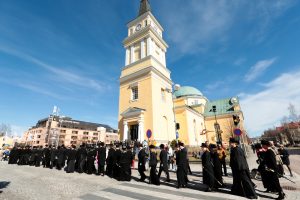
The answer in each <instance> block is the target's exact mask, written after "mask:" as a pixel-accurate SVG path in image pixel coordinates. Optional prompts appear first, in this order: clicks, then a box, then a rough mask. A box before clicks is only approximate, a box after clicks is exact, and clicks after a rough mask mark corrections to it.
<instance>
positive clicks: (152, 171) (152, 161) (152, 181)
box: [149, 145, 160, 185]
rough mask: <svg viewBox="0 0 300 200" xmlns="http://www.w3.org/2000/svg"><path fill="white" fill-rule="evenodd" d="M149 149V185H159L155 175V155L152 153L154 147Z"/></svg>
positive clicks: (151, 146)
mask: <svg viewBox="0 0 300 200" xmlns="http://www.w3.org/2000/svg"><path fill="white" fill-rule="evenodd" d="M149 148H150V160H149V167H150V176H149V184H154V185H160V180H159V177H158V175H157V174H156V166H157V155H156V153H155V152H154V149H155V146H154V145H150V146H149Z"/></svg>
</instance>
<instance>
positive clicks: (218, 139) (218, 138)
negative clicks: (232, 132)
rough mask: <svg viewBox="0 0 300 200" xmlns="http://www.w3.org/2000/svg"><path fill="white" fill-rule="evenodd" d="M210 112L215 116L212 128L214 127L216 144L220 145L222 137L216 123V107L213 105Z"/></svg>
mask: <svg viewBox="0 0 300 200" xmlns="http://www.w3.org/2000/svg"><path fill="white" fill-rule="evenodd" d="M212 111H213V112H214V115H215V124H214V127H215V132H216V139H217V142H218V143H221V144H222V136H221V133H222V131H221V128H220V124H219V123H218V121H217V114H216V112H217V106H215V105H213V106H212Z"/></svg>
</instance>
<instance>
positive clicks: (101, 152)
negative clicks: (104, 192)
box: [97, 142, 106, 176]
mask: <svg viewBox="0 0 300 200" xmlns="http://www.w3.org/2000/svg"><path fill="white" fill-rule="evenodd" d="M99 146H100V147H99V148H98V149H97V152H98V172H97V175H102V176H104V166H105V160H106V148H105V147H104V142H100V144H99Z"/></svg>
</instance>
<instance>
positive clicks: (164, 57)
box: [162, 50, 167, 67]
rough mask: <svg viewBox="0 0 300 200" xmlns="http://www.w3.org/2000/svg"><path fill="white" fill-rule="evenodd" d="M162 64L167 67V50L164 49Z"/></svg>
mask: <svg viewBox="0 0 300 200" xmlns="http://www.w3.org/2000/svg"><path fill="white" fill-rule="evenodd" d="M162 64H163V65H164V66H165V67H166V66H167V63H166V52H165V51H164V50H162Z"/></svg>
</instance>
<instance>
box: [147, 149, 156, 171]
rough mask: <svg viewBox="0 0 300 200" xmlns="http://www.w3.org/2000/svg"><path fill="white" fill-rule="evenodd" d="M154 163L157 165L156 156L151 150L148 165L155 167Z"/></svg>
mask: <svg viewBox="0 0 300 200" xmlns="http://www.w3.org/2000/svg"><path fill="white" fill-rule="evenodd" d="M156 165H157V157H156V153H154V152H151V153H150V161H149V166H150V167H155V168H156Z"/></svg>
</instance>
